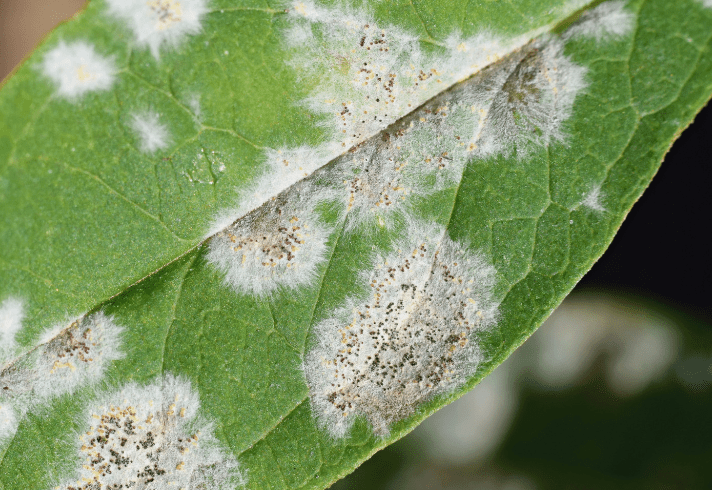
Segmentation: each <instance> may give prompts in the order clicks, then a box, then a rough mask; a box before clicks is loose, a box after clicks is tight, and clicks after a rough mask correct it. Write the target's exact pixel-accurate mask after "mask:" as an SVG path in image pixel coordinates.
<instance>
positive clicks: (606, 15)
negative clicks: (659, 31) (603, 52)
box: [564, 0, 712, 42]
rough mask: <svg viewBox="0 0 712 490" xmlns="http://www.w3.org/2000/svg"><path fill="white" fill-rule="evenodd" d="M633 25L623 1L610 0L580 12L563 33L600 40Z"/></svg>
mask: <svg viewBox="0 0 712 490" xmlns="http://www.w3.org/2000/svg"><path fill="white" fill-rule="evenodd" d="M708 1H710V2H712V0H708ZM634 25H635V16H634V15H633V13H632V12H630V11H628V10H627V9H626V8H625V2H624V1H621V0H612V1H609V2H604V3H602V4H600V5H598V6H597V7H595V8H592V9H591V10H588V11H586V12H584V13H583V14H581V17H580V18H579V19H578V21H576V23H574V24H573V25H572V26H571V27H570V28H569V29H568V30H567V31H566V32H565V33H564V39H567V40H568V39H576V38H590V39H595V40H596V41H599V42H600V41H604V40H607V39H611V38H613V39H615V38H621V37H623V36H626V35H627V34H629V33H630V32H632V31H633V27H634Z"/></svg>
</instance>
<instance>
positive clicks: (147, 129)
mask: <svg viewBox="0 0 712 490" xmlns="http://www.w3.org/2000/svg"><path fill="white" fill-rule="evenodd" d="M131 128H132V129H133V130H134V132H135V133H136V137H137V138H138V139H139V142H140V144H139V148H140V149H141V151H142V152H143V153H154V152H155V151H156V150H162V149H164V148H167V147H168V145H169V144H170V142H171V136H170V133H169V131H168V127H167V126H166V125H165V124H161V123H160V121H159V116H158V114H156V113H155V112H146V113H143V114H134V115H133V116H132V117H131Z"/></svg>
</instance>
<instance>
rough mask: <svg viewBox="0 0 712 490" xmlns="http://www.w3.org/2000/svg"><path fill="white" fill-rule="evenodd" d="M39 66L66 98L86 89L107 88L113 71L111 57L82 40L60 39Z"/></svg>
mask: <svg viewBox="0 0 712 490" xmlns="http://www.w3.org/2000/svg"><path fill="white" fill-rule="evenodd" d="M41 68H42V72H43V73H44V74H45V75H46V76H47V77H49V78H50V79H51V80H52V81H53V82H54V83H55V85H56V86H57V93H58V94H59V95H60V96H62V97H64V98H65V99H69V100H76V99H77V98H78V97H80V96H81V95H84V94H85V93H87V92H95V91H101V90H109V89H110V88H111V86H112V85H113V83H114V79H115V73H116V67H115V66H114V61H113V59H111V58H105V57H103V56H101V55H99V54H97V53H96V51H94V46H92V45H91V44H89V43H87V42H86V41H75V42H72V43H69V44H67V43H65V42H64V41H60V43H59V44H58V45H57V46H56V47H55V48H54V49H52V50H50V51H49V52H48V53H47V54H46V55H45V57H44V60H43V61H42V65H41Z"/></svg>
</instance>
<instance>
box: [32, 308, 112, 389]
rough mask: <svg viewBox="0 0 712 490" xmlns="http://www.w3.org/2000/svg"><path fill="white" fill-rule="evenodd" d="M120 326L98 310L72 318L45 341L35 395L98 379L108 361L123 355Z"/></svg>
mask: <svg viewBox="0 0 712 490" xmlns="http://www.w3.org/2000/svg"><path fill="white" fill-rule="evenodd" d="M122 330H123V329H122V328H121V327H119V326H118V325H116V324H115V323H114V321H113V319H112V318H111V317H108V316H106V315H104V314H103V313H101V312H99V313H95V314H92V315H90V316H87V317H84V318H82V319H80V320H77V321H75V322H73V323H72V324H71V325H70V326H69V328H67V329H66V330H64V331H62V333H61V334H60V335H58V336H57V337H54V338H53V339H52V340H50V341H49V342H47V343H46V344H44V345H43V347H42V353H41V355H40V356H39V357H38V359H37V362H36V364H35V372H36V373H37V378H36V379H35V381H34V383H33V391H34V392H35V394H36V396H39V397H41V398H50V397H54V396H58V395H62V394H64V393H73V392H74V390H76V389H77V388H78V387H80V386H82V385H85V384H90V383H96V382H98V381H100V380H101V379H102V378H103V376H104V373H105V372H106V369H107V368H108V367H109V364H110V363H111V362H113V361H115V360H118V359H121V358H123V353H122V351H121V347H120V346H121V338H120V337H121V332H122Z"/></svg>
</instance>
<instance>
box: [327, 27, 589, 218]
mask: <svg viewBox="0 0 712 490" xmlns="http://www.w3.org/2000/svg"><path fill="white" fill-rule="evenodd" d="M561 49H562V44H561V43H560V42H559V41H557V40H554V39H548V40H544V41H539V42H535V43H532V44H531V45H529V46H527V47H526V48H524V49H522V50H520V51H519V52H517V53H515V54H513V55H511V56H508V57H507V58H505V59H503V60H501V61H500V62H499V63H498V64H496V65H493V66H491V67H489V68H487V69H485V70H483V71H482V72H481V73H480V74H478V75H477V76H474V77H471V78H470V79H468V80H466V81H464V82H462V83H460V84H458V85H457V86H456V87H454V88H452V89H451V90H449V91H447V92H444V93H442V94H440V95H438V96H436V97H434V98H433V99H431V100H430V101H428V102H427V103H426V104H424V105H422V106H421V107H420V108H418V109H417V110H416V111H414V112H412V113H410V114H409V115H407V116H405V117H404V118H401V119H400V120H399V121H398V122H396V123H394V124H391V125H390V126H388V127H387V128H386V129H385V130H383V131H382V132H381V133H380V134H379V135H378V136H376V137H373V138H370V139H369V140H367V141H365V142H363V143H361V144H359V145H358V146H356V147H354V148H352V149H351V150H349V151H348V152H347V153H345V154H344V155H343V156H341V157H339V158H338V159H337V161H336V162H334V164H333V165H329V166H327V167H325V168H323V169H322V170H320V171H318V172H317V173H316V174H315V182H316V187H317V188H318V191H316V192H317V195H316V197H315V199H320V200H336V201H341V203H342V205H343V209H344V210H345V212H346V213H347V214H348V218H347V222H346V227H345V230H346V231H351V230H354V229H359V228H361V229H362V228H363V227H362V225H364V224H366V225H368V226H373V225H378V226H382V227H383V226H385V227H392V226H393V225H394V224H395V223H397V222H399V221H403V220H404V219H405V220H407V219H409V215H410V214H411V210H412V204H413V203H414V199H421V198H423V197H427V196H429V195H431V194H433V193H434V192H437V191H440V190H442V189H446V188H449V187H456V186H457V184H458V183H459V181H460V180H461V178H462V172H463V170H464V168H465V167H466V165H467V164H468V162H469V161H471V160H473V159H476V158H482V157H486V156H490V155H493V154H496V153H504V154H510V153H513V152H515V151H516V155H517V156H518V157H520V158H521V157H524V156H526V155H528V154H529V153H530V152H531V151H533V150H534V149H536V148H539V147H542V146H545V145H548V144H549V143H550V142H552V141H554V140H563V139H564V135H565V134H564V131H563V129H562V124H563V123H564V121H565V120H566V119H567V118H568V117H569V116H570V113H571V110H572V106H573V102H574V99H575V97H576V94H577V93H578V91H579V90H580V89H581V88H582V87H583V86H585V82H584V74H585V70H584V69H583V68H581V67H579V66H577V65H574V64H573V63H571V62H570V61H569V60H568V58H566V57H565V56H564V55H563V54H562V53H561Z"/></svg>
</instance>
